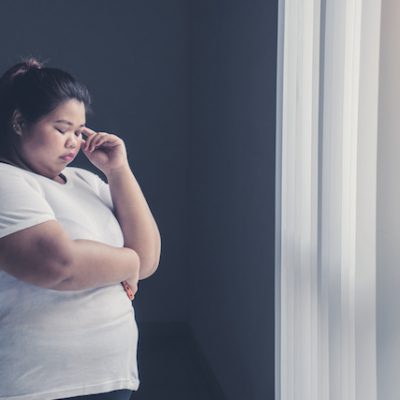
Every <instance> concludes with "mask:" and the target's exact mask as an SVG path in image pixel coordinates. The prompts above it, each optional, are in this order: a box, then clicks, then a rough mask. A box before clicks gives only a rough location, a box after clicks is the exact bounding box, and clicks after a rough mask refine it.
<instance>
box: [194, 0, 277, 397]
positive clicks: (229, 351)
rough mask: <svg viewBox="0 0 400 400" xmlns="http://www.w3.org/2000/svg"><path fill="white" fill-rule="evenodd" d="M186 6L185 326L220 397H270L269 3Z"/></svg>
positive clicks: (272, 63) (273, 30)
mask: <svg viewBox="0 0 400 400" xmlns="http://www.w3.org/2000/svg"><path fill="white" fill-rule="evenodd" d="M191 4H192V10H191V22H192V25H191V29H192V34H191V36H192V42H191V47H190V48H191V85H190V87H191V114H190V115H191V118H190V127H191V128H190V133H191V134H190V154H191V157H190V170H189V171H190V172H189V174H190V181H189V185H190V198H189V204H190V238H191V240H190V248H189V256H190V260H189V261H190V262H189V265H190V276H189V277H190V288H189V293H190V324H191V327H192V330H193V333H194V336H195V338H196V340H197V342H198V343H199V345H200V347H201V350H202V351H203V353H204V354H205V357H206V358H207V360H208V361H209V364H210V365H211V367H212V370H213V372H214V374H215V376H216V377H217V379H218V381H219V382H220V384H221V387H222V390H223V391H224V393H225V395H226V398H227V399H229V400H236V399H237V400H243V399H246V400H265V399H273V397H274V229H275V228H274V223H275V222H274V218H275V204H274V203H275V194H274V188H275V104H276V98H275V95H276V94H275V93H276V92H275V90H276V89H275V87H276V83H275V81H276V42H277V1H262V0H253V1H245V0H234V1H233V0H223V1H222V0H221V1H215V0H203V1H194V0H193V1H192V2H191Z"/></svg>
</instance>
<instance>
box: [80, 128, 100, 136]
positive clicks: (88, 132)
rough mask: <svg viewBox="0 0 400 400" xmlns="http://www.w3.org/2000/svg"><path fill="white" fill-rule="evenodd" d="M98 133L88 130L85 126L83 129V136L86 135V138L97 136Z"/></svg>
mask: <svg viewBox="0 0 400 400" xmlns="http://www.w3.org/2000/svg"><path fill="white" fill-rule="evenodd" d="M96 133H97V132H96V131H94V130H93V129H90V128H88V127H87V126H85V127H84V128H83V129H82V134H83V135H85V136H86V137H90V136H92V135H95V134H96Z"/></svg>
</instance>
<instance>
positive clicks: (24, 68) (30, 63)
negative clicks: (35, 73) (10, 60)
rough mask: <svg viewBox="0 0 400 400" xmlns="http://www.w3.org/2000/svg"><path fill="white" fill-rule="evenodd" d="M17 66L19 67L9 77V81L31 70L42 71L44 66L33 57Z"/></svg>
mask: <svg viewBox="0 0 400 400" xmlns="http://www.w3.org/2000/svg"><path fill="white" fill-rule="evenodd" d="M18 65H19V67H18V68H17V70H16V71H14V72H13V74H12V75H11V79H14V78H15V77H16V76H19V75H24V74H25V73H27V72H28V71H29V70H31V69H42V68H43V67H44V64H43V63H42V62H40V61H38V60H37V59H36V58H34V57H29V58H26V59H24V60H23V61H22V62H21V63H19V64H18Z"/></svg>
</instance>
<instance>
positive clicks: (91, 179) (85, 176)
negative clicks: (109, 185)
mask: <svg viewBox="0 0 400 400" xmlns="http://www.w3.org/2000/svg"><path fill="white" fill-rule="evenodd" d="M65 169H66V170H67V171H68V173H69V174H70V175H73V179H78V180H82V181H85V182H86V183H87V184H88V185H90V186H91V187H92V188H94V189H95V190H96V192H98V191H99V187H100V186H101V185H102V184H104V183H105V182H104V181H103V179H102V178H101V177H100V176H99V175H98V174H96V173H95V172H92V171H89V170H88V169H85V168H81V167H66V168H65Z"/></svg>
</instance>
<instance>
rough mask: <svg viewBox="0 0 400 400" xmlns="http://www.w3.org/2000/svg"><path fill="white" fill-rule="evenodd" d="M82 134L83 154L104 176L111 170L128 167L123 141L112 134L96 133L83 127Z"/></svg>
mask: <svg viewBox="0 0 400 400" xmlns="http://www.w3.org/2000/svg"><path fill="white" fill-rule="evenodd" d="M82 134H83V135H84V136H86V140H84V139H82V146H81V147H82V150H83V154H85V156H86V157H87V158H88V159H89V161H90V162H91V163H92V164H93V165H95V166H96V167H97V168H98V169H100V170H101V171H102V172H103V173H104V174H105V175H107V174H108V173H109V171H110V170H111V169H117V168H120V167H125V166H128V165H129V163H128V157H127V152H126V147H125V143H124V141H123V140H122V139H121V138H120V137H118V136H117V135H114V134H112V133H107V132H96V131H94V130H92V129H90V128H88V127H86V126H85V127H84V128H83V131H82Z"/></svg>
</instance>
